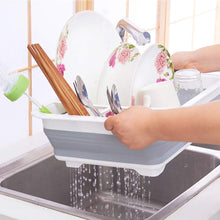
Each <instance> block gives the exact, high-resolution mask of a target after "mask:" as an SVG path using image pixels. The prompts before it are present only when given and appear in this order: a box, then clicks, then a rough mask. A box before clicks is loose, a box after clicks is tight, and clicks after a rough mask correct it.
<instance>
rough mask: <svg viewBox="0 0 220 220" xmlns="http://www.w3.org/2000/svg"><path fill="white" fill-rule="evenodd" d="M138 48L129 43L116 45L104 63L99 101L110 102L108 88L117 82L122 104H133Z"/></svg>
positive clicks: (103, 103) (101, 103) (102, 103)
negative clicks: (132, 96) (107, 93)
mask: <svg viewBox="0 0 220 220" xmlns="http://www.w3.org/2000/svg"><path fill="white" fill-rule="evenodd" d="M140 57H141V55H140V53H139V51H138V49H137V48H136V47H135V46H134V45H133V44H129V43H121V44H120V45H119V46H118V47H116V48H115V49H114V50H113V51H112V53H111V54H110V56H109V57H108V59H107V61H106V62H105V64H104V67H103V70H102V74H101V77H100V80H99V85H98V92H97V103H98V104H99V105H106V104H108V99H107V95H106V88H107V87H108V88H109V89H111V88H112V85H113V84H115V85H116V87H117V91H118V93H119V96H120V103H121V105H122V106H129V105H131V95H132V87H133V78H134V74H135V70H136V68H137V65H138V62H139V60H140Z"/></svg>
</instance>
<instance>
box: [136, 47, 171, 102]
mask: <svg viewBox="0 0 220 220" xmlns="http://www.w3.org/2000/svg"><path fill="white" fill-rule="evenodd" d="M173 78H174V69H173V63H172V60H171V58H170V54H169V52H168V50H167V49H166V48H165V47H164V46H163V45H161V44H153V45H151V46H150V47H149V48H147V49H146V50H145V52H144V53H143V54H142V56H141V59H140V62H139V64H138V67H137V70H136V73H135V78H134V84H133V89H132V90H133V92H132V94H133V95H132V105H135V104H139V103H136V102H135V99H136V96H137V93H138V91H139V90H140V89H141V88H143V87H145V86H147V85H150V84H153V83H155V82H158V83H159V82H162V81H166V80H172V79H173Z"/></svg>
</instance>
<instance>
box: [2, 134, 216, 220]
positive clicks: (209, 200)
mask: <svg viewBox="0 0 220 220" xmlns="http://www.w3.org/2000/svg"><path fill="white" fill-rule="evenodd" d="M42 145H50V144H49V141H48V139H47V137H46V136H45V135H44V134H43V133H38V134H36V135H34V136H31V137H27V138H25V139H23V140H21V141H20V142H17V143H15V144H12V145H9V146H7V147H0V165H2V164H5V163H6V164H7V163H8V162H9V161H10V160H12V159H14V158H16V157H19V156H21V155H22V154H25V153H27V152H29V151H31V150H33V149H34V148H37V147H40V146H42ZM218 195H220V178H218V179H216V180H215V181H214V182H212V183H211V184H210V185H209V186H208V187H206V188H205V189H204V190H203V191H201V192H200V193H199V194H198V195H196V196H195V197H193V198H192V199H191V200H190V201H189V202H187V203H186V204H185V205H183V206H182V207H180V208H179V209H178V210H177V211H176V212H174V213H173V214H171V215H170V216H169V217H168V218H167V220H174V219H175V220H176V219H178V220H181V219H200V220H202V219H204V220H207V219H211V220H215V219H216V220H217V219H220V196H218ZM0 204H1V206H0V219H1V220H9V219H19V220H29V219H30V217H31V219H32V220H39V219H53V220H73V219H81V218H78V217H74V216H71V215H68V214H65V213H61V212H58V211H55V210H52V209H48V208H44V207H41V206H38V205H35V204H32V203H28V202H25V201H21V200H19V199H14V198H11V197H8V196H5V195H0Z"/></svg>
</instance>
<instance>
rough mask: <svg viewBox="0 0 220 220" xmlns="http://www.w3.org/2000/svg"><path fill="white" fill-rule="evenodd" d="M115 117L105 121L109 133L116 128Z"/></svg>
mask: <svg viewBox="0 0 220 220" xmlns="http://www.w3.org/2000/svg"><path fill="white" fill-rule="evenodd" d="M113 118H114V116H112V117H109V118H108V119H106V120H105V123H104V127H105V129H106V130H107V131H112V129H113V127H114V119H113Z"/></svg>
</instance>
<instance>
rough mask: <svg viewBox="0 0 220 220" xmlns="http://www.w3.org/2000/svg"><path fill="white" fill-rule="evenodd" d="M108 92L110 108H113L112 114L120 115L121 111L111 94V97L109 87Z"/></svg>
mask: <svg viewBox="0 0 220 220" xmlns="http://www.w3.org/2000/svg"><path fill="white" fill-rule="evenodd" d="M106 92H107V98H108V102H109V105H110V108H111V110H112V112H113V113H114V114H116V115H117V114H118V113H119V110H118V108H117V106H116V104H115V103H114V102H113V93H112V92H111V95H110V92H109V89H108V87H107V89H106Z"/></svg>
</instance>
